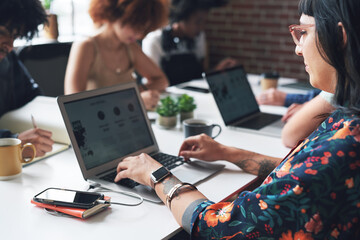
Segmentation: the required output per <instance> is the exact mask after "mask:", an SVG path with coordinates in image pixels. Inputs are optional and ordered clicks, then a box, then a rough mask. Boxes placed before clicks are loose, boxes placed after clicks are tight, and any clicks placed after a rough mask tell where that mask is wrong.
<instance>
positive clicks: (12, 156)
mask: <svg viewBox="0 0 360 240" xmlns="http://www.w3.org/2000/svg"><path fill="white" fill-rule="evenodd" d="M25 148H32V150H33V156H32V157H31V158H29V159H25V158H24V157H23V155H22V152H23V151H24V149H25ZM35 156H36V149H35V146H34V145H33V144H31V143H26V144H24V145H23V146H22V145H21V140H19V139H17V138H0V180H9V179H13V178H16V177H18V176H19V175H20V174H21V170H22V164H21V163H29V162H31V161H32V160H33V159H34V158H35Z"/></svg>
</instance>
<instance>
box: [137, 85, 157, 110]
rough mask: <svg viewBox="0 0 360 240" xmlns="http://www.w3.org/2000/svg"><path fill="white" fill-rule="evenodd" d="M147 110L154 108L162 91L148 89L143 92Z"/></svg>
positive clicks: (142, 95)
mask: <svg viewBox="0 0 360 240" xmlns="http://www.w3.org/2000/svg"><path fill="white" fill-rule="evenodd" d="M141 97H142V99H143V101H144V104H145V108H146V110H154V109H155V108H156V105H157V103H158V101H159V99H160V93H159V92H158V91H156V90H146V91H143V92H141Z"/></svg>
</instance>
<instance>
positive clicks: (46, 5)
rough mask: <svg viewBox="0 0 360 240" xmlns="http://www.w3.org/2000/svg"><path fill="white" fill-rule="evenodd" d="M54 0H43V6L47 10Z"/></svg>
mask: <svg viewBox="0 0 360 240" xmlns="http://www.w3.org/2000/svg"><path fill="white" fill-rule="evenodd" d="M52 1H53V0H43V6H44V8H45V9H46V10H50V7H51V3H52Z"/></svg>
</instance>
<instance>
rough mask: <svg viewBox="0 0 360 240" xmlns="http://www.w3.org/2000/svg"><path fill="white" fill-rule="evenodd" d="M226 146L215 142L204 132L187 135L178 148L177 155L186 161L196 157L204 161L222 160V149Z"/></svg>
mask: <svg viewBox="0 0 360 240" xmlns="http://www.w3.org/2000/svg"><path fill="white" fill-rule="evenodd" d="M225 148H226V146H224V145H222V144H220V143H218V142H216V141H215V140H213V139H212V138H211V137H209V136H208V135H206V134H200V135H197V136H193V137H189V138H187V139H185V141H184V142H183V144H182V145H181V147H180V150H179V156H183V157H184V159H185V160H186V161H187V160H189V159H190V158H197V159H201V160H205V161H216V160H224V159H223V156H224V152H225V151H224V149H225Z"/></svg>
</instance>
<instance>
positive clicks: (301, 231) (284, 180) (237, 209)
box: [191, 110, 360, 240]
mask: <svg viewBox="0 0 360 240" xmlns="http://www.w3.org/2000/svg"><path fill="white" fill-rule="evenodd" d="M359 217H360V120H359V119H357V118H356V117H355V116H347V115H345V114H343V113H342V112H341V111H340V110H337V111H335V112H334V113H333V114H332V115H331V116H330V117H329V118H327V119H326V120H325V121H324V122H323V123H322V124H321V125H320V126H319V128H318V129H317V130H316V131H314V132H313V133H312V134H311V135H310V136H309V137H308V138H307V139H306V140H305V141H303V142H302V143H301V144H300V145H299V146H298V147H297V148H296V149H295V150H293V152H292V153H291V154H290V155H289V156H288V157H287V158H286V159H285V160H284V161H283V162H282V163H281V164H280V165H279V166H278V167H277V168H276V169H275V170H274V171H273V172H272V173H271V174H270V175H269V176H268V177H267V178H266V179H265V181H264V182H263V184H262V185H261V186H260V187H258V188H256V189H255V190H254V191H252V192H248V191H245V192H242V193H241V194H240V195H239V197H238V198H237V199H236V200H235V201H233V202H220V203H213V202H211V201H205V202H203V203H201V204H199V205H198V206H197V208H196V210H195V211H194V213H193V217H192V221H191V227H192V230H191V236H192V238H193V239H282V240H290V239H360V234H359V233H360V224H359Z"/></svg>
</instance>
